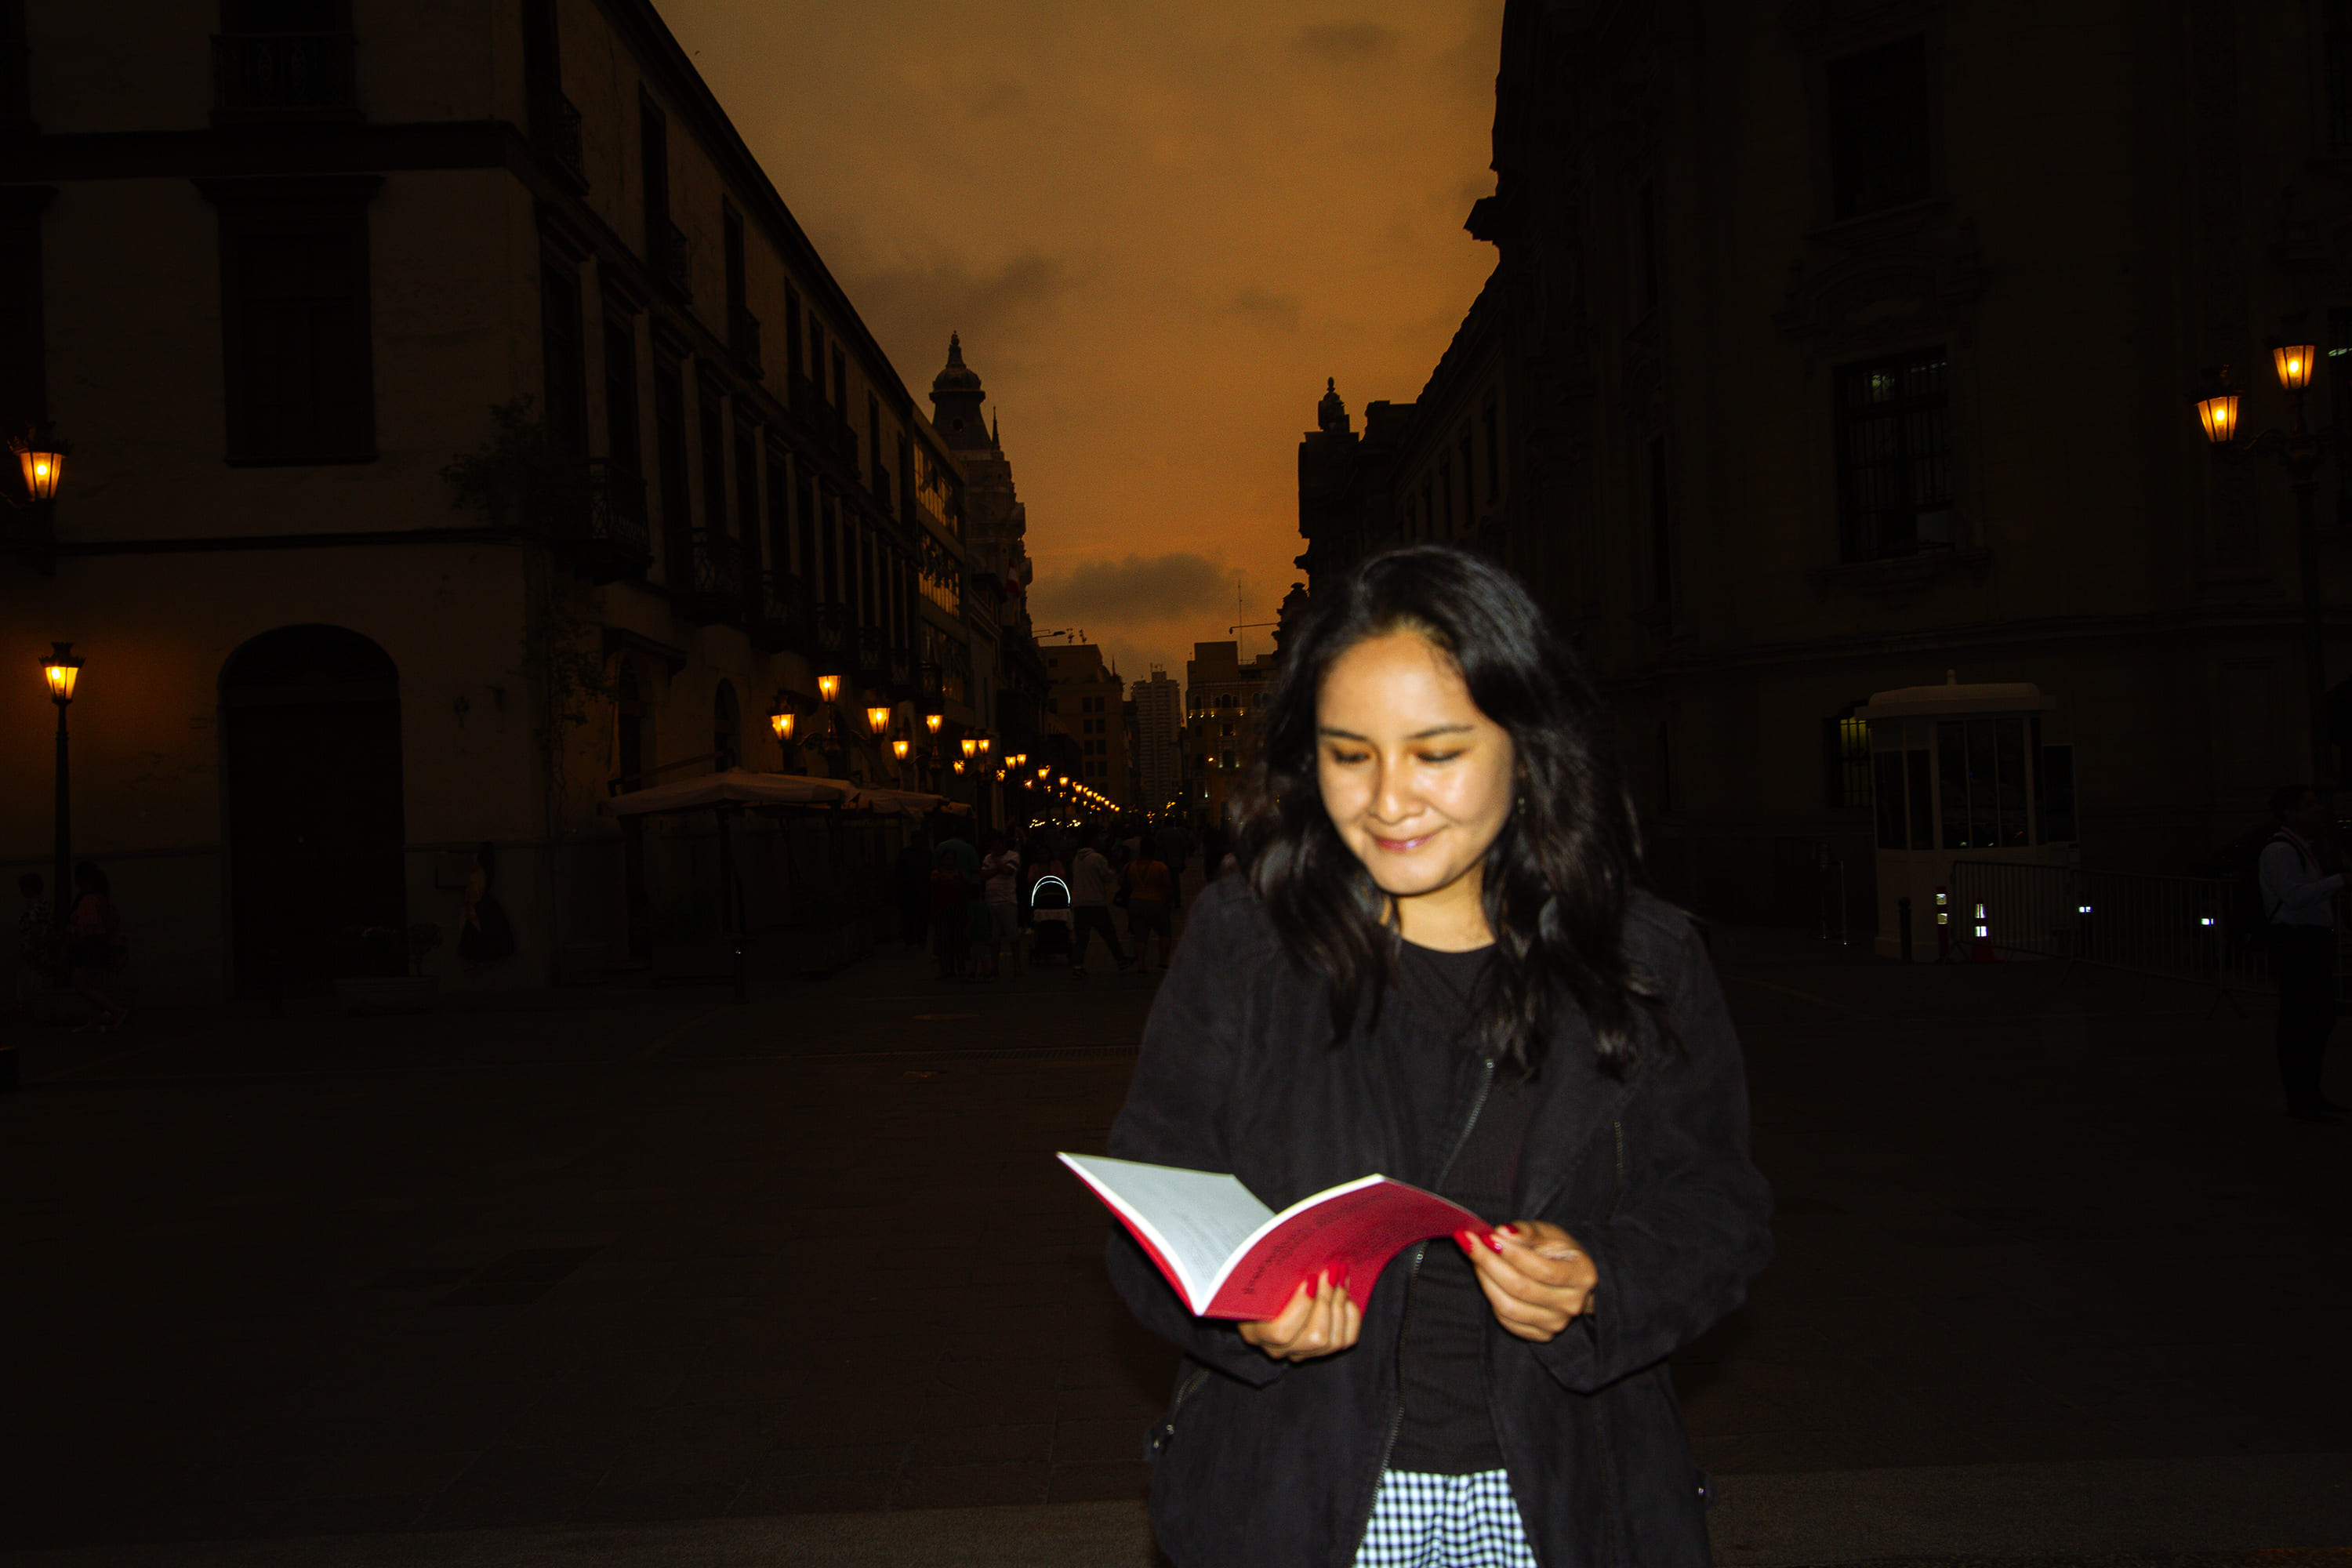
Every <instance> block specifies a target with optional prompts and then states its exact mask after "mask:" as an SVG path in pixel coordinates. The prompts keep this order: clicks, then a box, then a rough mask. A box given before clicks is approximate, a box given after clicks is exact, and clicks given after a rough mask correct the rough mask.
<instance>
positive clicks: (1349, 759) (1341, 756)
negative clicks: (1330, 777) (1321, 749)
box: [1326, 751, 1371, 765]
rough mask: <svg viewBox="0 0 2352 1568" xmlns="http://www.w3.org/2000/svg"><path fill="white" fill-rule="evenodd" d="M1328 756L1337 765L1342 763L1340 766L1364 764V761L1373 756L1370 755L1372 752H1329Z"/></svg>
mask: <svg viewBox="0 0 2352 1568" xmlns="http://www.w3.org/2000/svg"><path fill="white" fill-rule="evenodd" d="M1326 754H1327V755H1328V756H1329V757H1330V759H1331V760H1332V761H1333V762H1335V763H1340V764H1342V765H1350V764H1353V763H1360V762H1363V761H1365V760H1366V759H1367V758H1369V757H1370V755H1371V753H1370V752H1341V751H1333V752H1327V753H1326Z"/></svg>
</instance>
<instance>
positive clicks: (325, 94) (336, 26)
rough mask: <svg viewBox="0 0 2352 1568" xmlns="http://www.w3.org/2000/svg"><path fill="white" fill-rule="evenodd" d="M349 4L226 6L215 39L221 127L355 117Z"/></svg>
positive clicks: (247, 1) (236, 0)
mask: <svg viewBox="0 0 2352 1568" xmlns="http://www.w3.org/2000/svg"><path fill="white" fill-rule="evenodd" d="M355 81H356V76H355V73H354V71H353V69H352V19H351V13H350V8H349V6H348V5H345V3H344V0H226V4H224V5H222V7H221V30H220V31H219V32H218V33H217V34H215V35H214V37H213V118H214V120H215V121H216V122H220V123H238V124H242V123H248V122H252V121H286V120H318V119H348V118H351V117H352V116H353V115H355V113H356V112H357V108H358V99H357V96H356V93H355V91H354V85H355Z"/></svg>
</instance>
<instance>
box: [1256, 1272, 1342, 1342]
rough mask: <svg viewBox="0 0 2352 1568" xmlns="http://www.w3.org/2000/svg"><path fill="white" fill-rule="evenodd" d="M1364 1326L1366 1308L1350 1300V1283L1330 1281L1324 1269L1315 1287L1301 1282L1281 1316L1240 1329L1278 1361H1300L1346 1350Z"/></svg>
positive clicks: (1328, 1273) (1317, 1278) (1329, 1276)
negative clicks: (1311, 1288)
mask: <svg viewBox="0 0 2352 1568" xmlns="http://www.w3.org/2000/svg"><path fill="white" fill-rule="evenodd" d="M1363 1327H1364V1310H1363V1309H1362V1308H1361V1307H1359V1306H1357V1305H1356V1303H1355V1302H1354V1301H1352V1300H1349V1297H1348V1288H1347V1286H1345V1285H1334V1284H1333V1283H1331V1273H1330V1270H1328V1269H1325V1270H1324V1271H1323V1272H1322V1273H1321V1274H1318V1276H1316V1284H1315V1289H1313V1290H1309V1289H1307V1285H1306V1282H1305V1281H1304V1280H1302V1281H1300V1282H1299V1286H1298V1291H1297V1294H1296V1295H1294V1296H1292V1297H1291V1298H1290V1305H1288V1306H1287V1307H1285V1308H1284V1309H1283V1310H1282V1315H1281V1316H1279V1317H1276V1318H1269V1319H1267V1320H1266V1321H1264V1322H1259V1323H1244V1324H1243V1325H1242V1326H1241V1331H1242V1338H1243V1339H1244V1340H1247V1341H1248V1342H1250V1343H1252V1344H1254V1345H1255V1346H1256V1347H1257V1348H1258V1349H1260V1350H1262V1351H1264V1352H1265V1353H1266V1354H1267V1355H1270V1356H1272V1357H1273V1358H1274V1359H1275V1360H1276V1361H1289V1362H1300V1361H1312V1360H1313V1359H1314V1358H1315V1357H1317V1356H1319V1355H1329V1354H1330V1353H1331V1352H1334V1351H1343V1350H1346V1349H1347V1348H1348V1347H1349V1345H1352V1344H1354V1343H1355V1342H1356V1336H1357V1335H1358V1334H1359V1333H1360V1332H1362V1331H1363Z"/></svg>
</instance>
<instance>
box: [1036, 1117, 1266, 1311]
mask: <svg viewBox="0 0 2352 1568" xmlns="http://www.w3.org/2000/svg"><path fill="white" fill-rule="evenodd" d="M1059 1158H1060V1160H1061V1162H1062V1163H1064V1164H1065V1165H1067V1166H1068V1167H1069V1168H1070V1169H1071V1170H1073V1171H1076V1173H1078V1175H1079V1176H1080V1177H1081V1178H1082V1179H1083V1180H1084V1181H1085V1182H1086V1184H1087V1185H1088V1186H1090V1187H1092V1188H1094V1190H1095V1191H1096V1192H1097V1193H1099V1194H1102V1197H1103V1201H1104V1202H1105V1203H1108V1205H1111V1207H1113V1208H1115V1209H1117V1210H1118V1212H1119V1213H1120V1214H1122V1215H1126V1216H1127V1217H1128V1218H1129V1219H1130V1220H1132V1221H1134V1222H1135V1228H1136V1229H1138V1230H1139V1231H1141V1232H1142V1233H1143V1234H1144V1235H1146V1236H1148V1237H1150V1238H1151V1245H1152V1246H1154V1247H1158V1248H1159V1249H1160V1257H1162V1258H1166V1259H1167V1260H1168V1266H1169V1267H1170V1268H1173V1269H1175V1270H1176V1276H1177V1278H1178V1279H1181V1280H1182V1281H1183V1282H1184V1295H1185V1297H1186V1300H1187V1304H1188V1305H1190V1306H1191V1307H1192V1310H1194V1311H1196V1312H1197V1311H1199V1310H1201V1309H1202V1308H1203V1307H1205V1306H1207V1305H1208V1304H1209V1302H1210V1301H1211V1300H1213V1298H1214V1296H1215V1294H1216V1289H1215V1286H1216V1282H1217V1281H1218V1280H1219V1279H1222V1278H1223V1274H1224V1270H1225V1267H1226V1265H1227V1263H1228V1262H1229V1261H1231V1259H1233V1258H1234V1257H1235V1256H1237V1255H1238V1254H1239V1253H1240V1251H1241V1249H1242V1247H1243V1244H1244V1243H1245V1242H1247V1241H1248V1240H1249V1238H1250V1237H1252V1236H1254V1235H1255V1234H1256V1233H1257V1231H1258V1230H1259V1229H1260V1228H1261V1227H1262V1226H1265V1225H1267V1224H1268V1223H1270V1222H1271V1221H1272V1220H1273V1218H1274V1211H1273V1210H1271V1209H1269V1208H1267V1207H1266V1206H1265V1205H1264V1204H1262V1203H1260V1202H1258V1201H1257V1199H1256V1198H1255V1197H1253V1196H1251V1195H1250V1190H1249V1189H1248V1188H1247V1187H1245V1186H1243V1185H1242V1184H1241V1183H1239V1182H1237V1181H1235V1180H1234V1178H1233V1177H1232V1176H1230V1175H1223V1174H1219V1173H1212V1172H1208V1171H1182V1170H1178V1169H1177V1168H1176V1167H1174V1166H1172V1165H1146V1164H1141V1163H1138V1162H1136V1161H1133V1160H1114V1159H1111V1158H1110V1157H1109V1156H1108V1155H1104V1154H1064V1155H1061V1156H1059Z"/></svg>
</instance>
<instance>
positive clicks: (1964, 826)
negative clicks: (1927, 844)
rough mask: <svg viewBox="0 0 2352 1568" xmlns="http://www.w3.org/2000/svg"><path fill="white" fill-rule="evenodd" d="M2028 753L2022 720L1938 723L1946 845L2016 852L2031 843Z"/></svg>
mask: <svg viewBox="0 0 2352 1568" xmlns="http://www.w3.org/2000/svg"><path fill="white" fill-rule="evenodd" d="M2025 752H2026V746H2025V721H2024V720H2022V719H1943V720H1938V721H1937V724H1936V766H1937V781H1936V783H1937V796H1938V804H1939V805H1941V807H1942V808H1943V845H1942V847H1944V848H1946V849H2012V848H2020V847H2023V846H2025V845H2028V844H2031V843H2032V837H2031V836H2030V834H2029V832H2028V828H2027V822H2026V798H2027V781H2026V776H2025Z"/></svg>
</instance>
